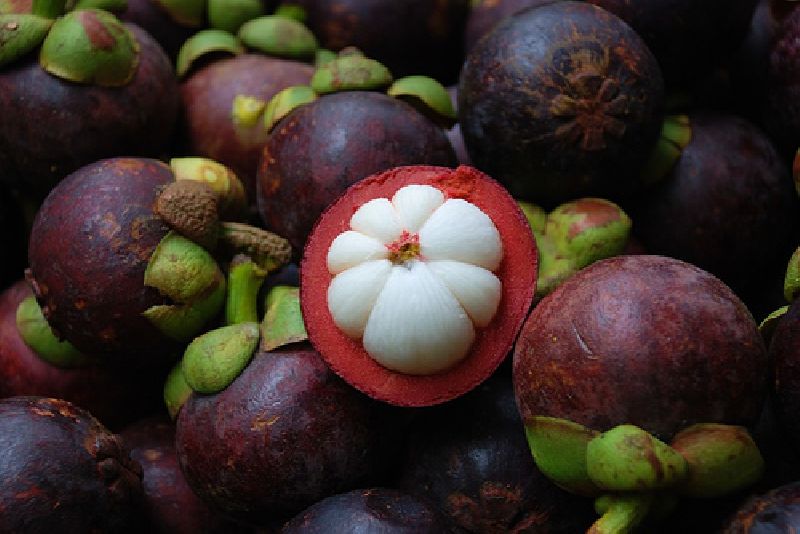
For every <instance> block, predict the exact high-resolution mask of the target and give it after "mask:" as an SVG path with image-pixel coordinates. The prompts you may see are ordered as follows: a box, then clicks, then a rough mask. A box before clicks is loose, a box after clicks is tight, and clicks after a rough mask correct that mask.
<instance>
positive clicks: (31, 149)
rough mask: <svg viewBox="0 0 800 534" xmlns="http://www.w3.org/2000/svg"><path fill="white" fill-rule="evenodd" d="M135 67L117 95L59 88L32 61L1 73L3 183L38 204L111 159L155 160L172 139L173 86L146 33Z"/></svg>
mask: <svg viewBox="0 0 800 534" xmlns="http://www.w3.org/2000/svg"><path fill="white" fill-rule="evenodd" d="M127 28H128V29H130V30H131V31H132V32H133V34H134V35H135V37H136V39H137V40H138V41H139V44H140V47H141V52H140V55H139V66H138V67H137V70H136V74H135V75H134V78H133V80H132V81H131V82H130V84H128V85H126V86H124V87H121V88H118V87H113V88H108V87H96V86H91V85H79V84H74V83H70V82H65V81H63V80H61V79H59V78H56V77H54V76H51V75H50V74H48V73H47V72H45V71H44V70H43V69H42V68H41V67H40V66H39V63H38V62H37V61H36V57H35V55H34V56H33V57H32V58H30V59H26V60H24V61H23V62H22V63H21V64H20V65H14V66H13V67H12V68H7V69H3V70H2V71H0V111H1V112H2V115H3V120H2V121H0V168H1V169H3V178H5V179H8V180H10V181H11V182H12V183H14V184H16V186H18V187H19V188H20V189H22V190H26V191H30V192H31V193H32V194H34V195H39V196H41V197H44V196H45V195H46V194H47V192H48V191H49V190H50V189H51V188H52V187H53V186H54V185H55V184H56V183H58V181H59V180H61V179H62V178H64V177H65V176H67V175H68V174H69V173H71V172H73V171H75V170H76V169H78V168H79V167H81V166H83V165H87V164H89V163H92V162H94V161H97V160H99V159H101V158H108V157H112V156H118V155H123V154H124V155H126V156H127V155H130V156H156V155H159V154H160V152H161V151H163V150H164V149H165V148H166V145H167V144H168V142H169V141H170V139H171V136H172V131H173V127H174V125H175V121H176V119H177V113H178V93H177V92H178V87H177V80H176V78H175V74H174V72H173V68H172V65H171V64H170V61H169V58H167V56H166V55H165V54H164V51H163V50H162V49H161V47H160V46H159V45H158V43H156V42H155V40H153V38H152V37H150V36H149V35H148V34H147V33H146V32H144V31H143V30H141V29H140V28H138V27H137V26H135V25H128V26H127Z"/></svg>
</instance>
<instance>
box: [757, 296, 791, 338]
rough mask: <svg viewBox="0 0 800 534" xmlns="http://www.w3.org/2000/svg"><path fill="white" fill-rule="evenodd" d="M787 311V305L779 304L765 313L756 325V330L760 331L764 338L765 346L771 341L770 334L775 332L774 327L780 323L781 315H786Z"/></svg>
mask: <svg viewBox="0 0 800 534" xmlns="http://www.w3.org/2000/svg"><path fill="white" fill-rule="evenodd" d="M788 311H789V306H788V305H786V306H781V307H780V308H778V309H777V310H775V311H774V312H772V313H770V314H769V315H767V316H766V317H765V318H764V320H763V321H761V323H760V324H759V325H758V331H759V332H760V333H761V337H762V338H763V339H764V343H765V344H766V345H767V346H769V343H770V341H772V335H773V334H774V333H775V329H776V328H778V324H780V322H781V319H783V316H784V315H786V312H788Z"/></svg>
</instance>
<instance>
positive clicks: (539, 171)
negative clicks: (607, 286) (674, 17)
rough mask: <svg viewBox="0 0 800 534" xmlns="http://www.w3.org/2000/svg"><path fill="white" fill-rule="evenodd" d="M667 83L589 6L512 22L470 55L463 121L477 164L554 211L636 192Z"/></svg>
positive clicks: (534, 13) (635, 43) (639, 47)
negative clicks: (567, 203) (584, 198)
mask: <svg viewBox="0 0 800 534" xmlns="http://www.w3.org/2000/svg"><path fill="white" fill-rule="evenodd" d="M663 91H664V88H663V81H662V78H661V72H660V70H659V67H658V63H657V62H656V59H655V58H654V57H653V55H652V53H651V52H650V50H649V49H648V48H647V46H646V45H645V43H644V41H642V39H641V38H640V37H639V36H638V35H637V34H636V33H635V32H634V31H633V30H632V29H631V28H630V27H629V26H628V25H627V24H625V23H624V22H622V21H621V20H620V19H618V18H617V17H615V16H614V15H612V14H610V13H608V12H607V11H605V10H603V9H600V8H598V7H596V6H592V5H589V4H586V3H583V2H555V3H552V4H549V5H544V6H541V7H537V8H534V9H531V10H528V11H524V12H522V13H519V14H518V15H516V16H514V17H509V18H507V19H505V20H504V21H503V22H502V23H500V24H499V25H498V26H496V27H495V28H494V30H492V32H491V33H490V34H488V35H487V36H486V37H485V38H484V39H482V40H481V41H479V43H478V44H476V45H475V47H474V48H473V49H472V51H471V52H470V53H469V54H468V56H467V59H466V62H465V64H464V68H463V71H462V73H461V79H460V83H459V106H458V114H459V122H460V124H461V130H462V133H463V135H464V140H465V142H466V145H467V150H468V151H469V154H470V157H471V158H472V161H473V163H474V164H475V166H476V167H478V168H479V169H481V170H483V171H485V172H486V173H488V174H489V175H491V176H493V177H495V178H496V179H497V180H499V181H500V182H501V183H502V184H504V185H505V186H506V187H508V188H509V190H510V191H511V193H512V194H513V195H514V196H515V197H517V198H519V199H520V200H528V201H531V202H536V203H538V204H542V205H543V207H545V208H548V209H549V208H552V207H554V205H555V204H557V203H560V202H564V201H567V200H572V199H575V198H578V197H582V196H599V197H602V198H611V199H618V198H621V197H623V196H625V195H627V194H630V193H631V192H632V191H634V190H635V189H636V187H637V185H638V180H639V179H638V172H639V170H640V168H641V166H642V165H643V164H644V162H645V160H646V158H647V157H648V154H649V152H650V150H651V149H652V148H653V145H654V143H655V141H656V138H657V136H658V131H659V127H660V125H661V107H662V99H663Z"/></svg>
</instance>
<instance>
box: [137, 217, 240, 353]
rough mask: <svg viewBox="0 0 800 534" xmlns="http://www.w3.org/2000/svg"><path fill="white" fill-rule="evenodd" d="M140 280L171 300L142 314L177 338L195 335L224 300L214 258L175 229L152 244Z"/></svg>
mask: <svg viewBox="0 0 800 534" xmlns="http://www.w3.org/2000/svg"><path fill="white" fill-rule="evenodd" d="M144 283H145V285H146V286H149V287H154V288H156V289H158V291H159V292H160V293H161V294H162V295H164V296H166V297H168V298H169V299H170V300H171V301H172V302H173V303H174V304H162V305H158V306H153V307H151V308H149V309H147V310H146V311H145V312H144V313H143V315H144V316H145V317H146V318H147V319H148V320H150V322H151V323H153V325H154V326H155V327H156V328H158V329H159V330H160V331H161V332H162V333H164V335H166V336H168V337H171V338H173V339H176V340H178V341H189V340H190V339H192V338H193V337H194V336H195V335H197V332H199V331H200V330H201V329H202V328H203V326H205V325H206V324H207V323H208V322H209V321H210V320H211V319H212V318H213V317H214V316H215V315H216V314H217V313H219V311H220V309H221V308H222V305H223V303H224V302H225V287H226V286H225V277H224V275H223V274H222V271H220V269H219V267H218V266H217V263H216V262H215V261H214V258H212V257H211V255H210V254H209V253H208V252H207V251H206V250H205V249H204V248H203V247H201V246H200V245H198V244H196V243H194V242H193V241H191V240H189V239H187V238H185V237H183V236H181V235H179V234H177V233H175V232H169V233H168V234H167V235H166V236H165V237H164V238H163V239H162V240H161V242H160V243H159V244H158V246H157V247H156V250H155V251H154V252H153V255H152V256H151V257H150V262H149V263H148V265H147V268H146V269H145V275H144Z"/></svg>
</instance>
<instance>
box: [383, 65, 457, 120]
mask: <svg viewBox="0 0 800 534" xmlns="http://www.w3.org/2000/svg"><path fill="white" fill-rule="evenodd" d="M386 94H388V95H389V96H391V97H394V98H399V99H401V100H405V101H406V102H408V103H409V104H411V105H412V106H414V107H415V108H416V109H417V110H418V111H420V112H421V113H422V114H423V115H425V116H426V117H428V118H430V119H432V120H433V121H434V122H435V123H436V124H439V125H441V126H443V127H445V128H451V127H452V126H453V125H454V124H455V123H456V122H457V121H458V117H457V116H456V110H455V108H454V107H453V102H452V101H451V100H450V94H449V93H448V92H447V89H446V88H445V86H444V85H442V84H441V83H439V82H438V81H436V80H435V79H433V78H431V77H429V76H406V77H405V78H400V79H398V80H395V81H394V83H392V85H390V86H389V89H387V91H386Z"/></svg>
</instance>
